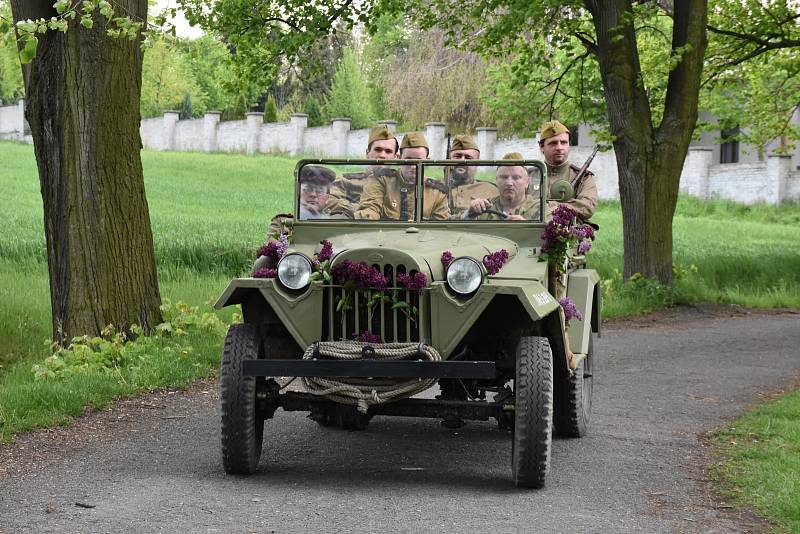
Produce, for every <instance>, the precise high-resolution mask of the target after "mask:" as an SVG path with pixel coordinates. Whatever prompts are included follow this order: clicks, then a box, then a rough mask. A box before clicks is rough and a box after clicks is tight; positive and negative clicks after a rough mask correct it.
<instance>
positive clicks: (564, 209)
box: [553, 204, 578, 226]
mask: <svg viewBox="0 0 800 534" xmlns="http://www.w3.org/2000/svg"><path fill="white" fill-rule="evenodd" d="M577 216H578V212H577V211H575V210H574V209H572V208H570V207H569V206H566V205H564V204H559V205H558V207H557V208H556V209H555V210H553V222H554V223H556V224H558V225H561V226H570V225H571V224H572V221H573V220H575V217H577Z"/></svg>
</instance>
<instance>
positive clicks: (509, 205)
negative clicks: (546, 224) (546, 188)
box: [463, 152, 540, 221]
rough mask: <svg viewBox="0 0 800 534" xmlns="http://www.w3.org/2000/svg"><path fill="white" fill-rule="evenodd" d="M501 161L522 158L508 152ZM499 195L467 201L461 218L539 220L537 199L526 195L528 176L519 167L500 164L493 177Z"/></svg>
mask: <svg viewBox="0 0 800 534" xmlns="http://www.w3.org/2000/svg"><path fill="white" fill-rule="evenodd" d="M503 159H508V160H521V159H524V158H523V157H522V154H520V153H519V152H509V153H508V154H506V155H505V156H503ZM495 180H496V182H497V189H498V191H499V195H497V196H496V197H494V198H492V199H485V198H476V199H474V200H472V202H470V205H469V209H468V210H467V211H466V212H464V215H463V218H465V219H468V218H478V219H500V220H510V221H530V220H539V216H540V210H539V196H538V195H528V194H527V192H528V184H529V183H530V176H529V174H528V170H527V169H526V168H525V167H523V166H521V165H514V166H510V165H503V166H500V167H498V168H497V174H496V175H495Z"/></svg>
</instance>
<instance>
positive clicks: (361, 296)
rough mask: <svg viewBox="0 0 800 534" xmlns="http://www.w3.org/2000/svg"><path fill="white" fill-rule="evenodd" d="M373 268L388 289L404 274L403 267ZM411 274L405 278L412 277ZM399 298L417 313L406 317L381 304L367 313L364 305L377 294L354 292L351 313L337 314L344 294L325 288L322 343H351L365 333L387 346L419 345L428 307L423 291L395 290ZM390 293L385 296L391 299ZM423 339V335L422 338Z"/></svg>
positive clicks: (339, 290)
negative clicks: (377, 271)
mask: <svg viewBox="0 0 800 534" xmlns="http://www.w3.org/2000/svg"><path fill="white" fill-rule="evenodd" d="M373 267H375V268H377V269H379V270H380V271H381V272H383V274H384V276H386V278H388V280H389V286H390V288H396V287H397V275H398V274H400V273H406V267H405V266H404V265H396V266H395V265H383V266H381V265H377V264H374V265H373ZM415 273H416V271H415V270H411V271H410V272H409V273H408V274H411V275H413V274H415ZM396 291H397V295H398V298H399V299H400V300H404V301H405V302H408V303H409V305H410V306H413V307H415V308H416V309H417V313H416V314H415V315H411V317H409V316H408V315H407V314H406V313H404V312H403V311H402V310H400V309H396V308H393V307H392V302H383V303H379V304H377V305H375V306H374V307H373V308H372V311H371V312H370V310H369V309H368V306H367V302H369V299H370V298H372V296H373V295H374V294H375V293H377V292H374V291H369V290H362V291H356V292H355V295H353V297H352V306H351V309H348V310H345V311H339V310H337V309H336V308H337V304H338V303H339V301H340V300H341V299H342V298H343V297H344V294H345V291H344V289H343V288H342V287H341V286H328V287H326V288H325V293H324V295H323V300H322V313H324V314H325V316H324V317H323V321H322V325H323V326H322V339H323V340H327V341H338V340H341V339H353V338H354V337H355V336H358V335H359V334H360V333H362V332H365V331H368V332H371V333H372V334H377V335H379V336H381V339H383V341H384V342H386V343H391V342H396V343H410V342H417V341H421V337H420V331H421V330H423V331H424V330H426V329H424V328H422V329H421V327H420V324H421V321H422V318H423V317H427V314H426V313H424V310H425V307H426V306H427V295H426V293H425V292H424V291H423V292H422V293H418V292H416V291H407V290H405V289H402V288H400V289H396ZM391 292H392V289H387V290H386V292H385V293H386V294H387V295H390V294H391ZM423 335H424V334H423ZM422 341H424V339H422Z"/></svg>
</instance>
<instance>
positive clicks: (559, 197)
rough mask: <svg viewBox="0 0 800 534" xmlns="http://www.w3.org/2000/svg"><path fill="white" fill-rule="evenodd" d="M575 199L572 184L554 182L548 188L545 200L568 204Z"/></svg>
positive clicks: (559, 181) (564, 181)
mask: <svg viewBox="0 0 800 534" xmlns="http://www.w3.org/2000/svg"><path fill="white" fill-rule="evenodd" d="M573 198H575V189H574V188H573V187H572V184H571V183H569V182H568V181H566V180H556V181H555V182H553V185H551V186H550V191H549V192H548V198H547V200H555V201H558V202H569V201H570V200H572V199H573Z"/></svg>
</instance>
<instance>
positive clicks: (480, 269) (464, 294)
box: [444, 256, 486, 297]
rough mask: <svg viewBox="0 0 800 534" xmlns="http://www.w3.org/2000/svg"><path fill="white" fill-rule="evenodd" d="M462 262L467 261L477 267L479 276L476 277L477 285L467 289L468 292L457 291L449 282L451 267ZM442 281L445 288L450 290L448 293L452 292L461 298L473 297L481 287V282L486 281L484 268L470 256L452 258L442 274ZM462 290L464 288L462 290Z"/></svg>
mask: <svg viewBox="0 0 800 534" xmlns="http://www.w3.org/2000/svg"><path fill="white" fill-rule="evenodd" d="M464 261H468V262H470V263H472V264H474V265H475V266H476V267H477V270H478V273H479V275H478V279H477V280H478V281H477V284H476V285H475V287H474V288H472V289H469V290H468V291H459V289H457V288H456V287H454V285H453V284H452V283H451V282H450V269H452V268H453V266H454V265H456V262H464ZM444 279H445V283H446V284H447V287H448V288H449V289H450V291H452V292H453V293H455V294H457V295H458V296H461V297H469V296H471V295H474V294H475V292H476V291H478V290H479V289H480V288H481V286H482V285H483V282H484V281H486V268H485V267H484V266H483V263H481V262H480V261H478V260H476V259H475V258H473V257H472V256H459V257H457V258H454V259H453V261H451V262H450V264H449V265H448V266H447V269H446V270H445V274H444ZM462 289H464V288H462Z"/></svg>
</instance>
